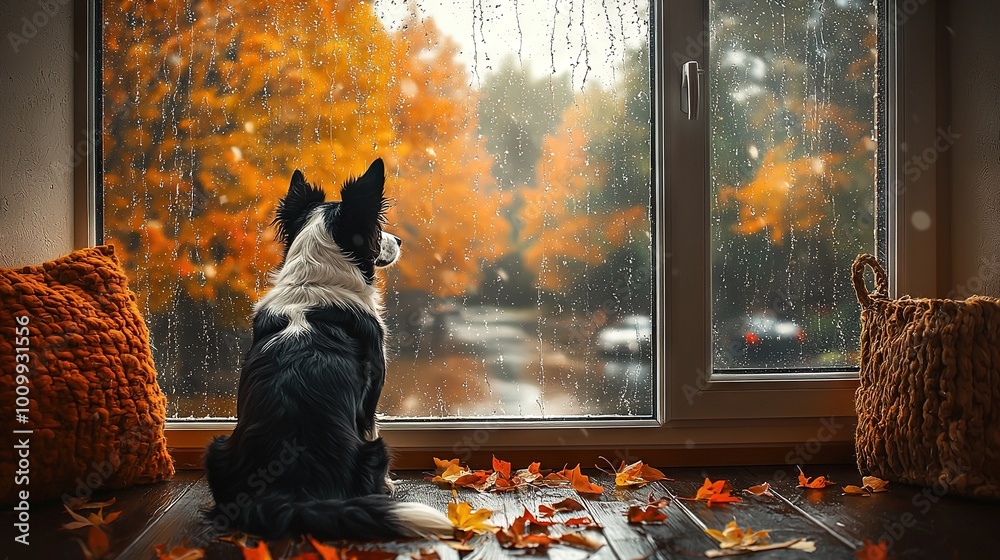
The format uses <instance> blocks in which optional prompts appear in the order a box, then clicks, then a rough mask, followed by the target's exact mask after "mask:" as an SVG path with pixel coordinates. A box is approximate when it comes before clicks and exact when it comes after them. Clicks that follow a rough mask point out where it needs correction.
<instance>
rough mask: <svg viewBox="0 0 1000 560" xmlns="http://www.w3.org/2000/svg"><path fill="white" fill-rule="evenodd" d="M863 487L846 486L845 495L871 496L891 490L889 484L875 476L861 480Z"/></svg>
mask: <svg viewBox="0 0 1000 560" xmlns="http://www.w3.org/2000/svg"><path fill="white" fill-rule="evenodd" d="M861 483H862V484H863V486H854V485H853V484H848V485H847V486H844V488H843V490H844V494H847V495H850V496H870V495H872V494H876V493H878V492H888V491H889V489H888V488H886V486H887V485H888V484H889V483H888V482H887V481H885V480H882V479H881V478H878V477H874V476H866V477H864V478H862V479H861Z"/></svg>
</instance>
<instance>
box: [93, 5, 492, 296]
mask: <svg viewBox="0 0 1000 560" xmlns="http://www.w3.org/2000/svg"><path fill="white" fill-rule="evenodd" d="M106 10H112V11H113V12H114V13H115V16H116V17H113V18H106V21H107V22H108V23H107V24H106V26H105V29H104V33H105V56H104V64H105V67H104V73H105V76H104V96H105V97H104V99H105V112H104V130H105V134H104V137H103V140H104V155H105V160H104V169H105V176H104V187H105V190H104V193H105V208H106V209H107V211H106V212H105V232H106V235H107V237H108V240H109V241H110V242H112V243H115V244H116V245H119V246H121V247H122V248H123V249H125V253H126V264H127V266H128V268H129V269H131V270H132V271H133V273H134V274H135V275H136V276H137V277H138V278H137V280H138V284H139V285H140V286H143V287H144V289H143V292H142V293H143V294H144V297H145V301H144V303H145V304H146V305H147V307H148V309H150V310H151V311H153V312H158V311H163V310H164V309H165V308H167V307H168V306H169V305H171V304H172V302H174V301H175V299H176V296H177V294H178V292H182V293H184V294H186V296H188V297H190V298H191V299H193V300H195V301H212V300H214V299H215V298H216V297H217V296H220V295H222V293H223V292H224V293H225V294H226V295H229V296H234V297H236V298H239V299H240V301H242V300H243V299H244V298H247V299H251V300H252V299H256V298H257V297H258V296H259V295H260V293H261V292H262V291H263V290H264V289H265V288H266V284H265V283H264V278H265V276H266V273H267V271H268V270H270V269H271V268H272V267H274V266H275V265H277V264H278V263H279V261H280V256H281V251H280V248H279V247H277V245H276V243H275V242H274V235H273V232H272V231H271V230H270V228H269V224H270V221H271V219H272V217H273V210H274V208H275V205H276V203H277V201H278V199H279V198H280V197H281V196H283V195H284V193H285V191H286V189H287V187H288V181H289V178H290V176H291V173H292V171H293V170H294V169H296V168H298V169H301V170H303V172H304V173H305V174H306V177H307V178H308V179H309V180H310V181H311V182H314V183H320V184H321V185H323V186H325V187H326V188H327V190H328V191H329V194H330V197H329V198H331V199H332V198H335V197H336V196H337V195H336V190H337V188H338V187H339V185H340V183H341V182H342V181H343V180H345V179H346V178H347V177H348V176H349V175H357V174H360V173H361V172H363V171H364V169H365V168H366V166H367V164H368V163H369V162H370V161H371V160H373V159H374V158H376V157H382V158H383V159H384V160H385V162H386V166H387V169H388V174H389V180H388V182H387V190H388V194H389V196H390V197H393V198H394V199H395V208H394V210H393V211H391V212H390V214H389V220H390V226H389V228H390V229H393V230H399V233H400V234H401V237H403V238H404V240H405V243H406V244H405V245H404V250H405V251H406V253H407V254H406V255H405V258H404V259H403V260H402V263H403V264H402V266H401V267H400V269H399V272H398V274H397V276H398V277H397V278H396V279H395V282H396V286H397V287H399V288H411V289H419V290H423V291H426V292H429V293H432V294H434V295H439V296H440V295H450V294H456V293H463V292H464V291H466V290H467V289H469V286H474V285H475V282H476V280H477V278H478V274H479V270H480V261H481V260H482V259H492V258H493V256H494V255H495V253H496V250H497V240H498V239H502V238H503V236H505V235H507V224H506V222H504V221H503V220H501V219H499V218H497V216H498V215H499V211H498V208H499V206H498V205H499V204H500V202H499V201H498V200H497V199H496V197H494V196H492V192H491V189H492V188H493V184H492V179H491V178H490V175H489V173H488V170H489V167H490V159H489V156H488V155H487V153H486V151H485V149H484V146H483V143H482V141H481V140H480V139H478V138H477V135H476V134H475V130H476V116H475V115H476V112H475V102H476V96H475V94H474V92H473V91H471V90H470V87H469V85H468V79H467V78H466V71H465V68H464V67H463V66H462V65H461V64H460V63H459V62H457V61H456V60H455V53H456V51H457V49H456V46H455V45H454V44H453V43H452V42H450V41H448V40H446V38H444V37H443V36H442V35H441V33H439V31H438V30H437V29H436V27H435V26H434V25H433V23H432V22H431V21H429V20H419V19H416V18H413V20H412V21H409V22H407V25H406V26H405V27H404V29H402V30H400V31H393V30H390V29H387V28H386V27H385V26H384V25H383V23H382V22H381V21H380V20H379V19H378V17H377V16H376V14H375V12H374V8H373V6H372V4H371V3H369V2H364V1H360V0H358V1H340V2H312V3H302V2H293V1H290V0H275V1H272V2H252V1H249V0H233V1H232V2H230V3H229V4H228V5H227V6H226V7H225V8H219V7H218V6H216V5H215V4H214V3H212V2H196V3H194V4H193V5H192V4H189V3H181V2H170V1H159V2H146V1H139V0H124V1H122V2H121V3H120V4H118V5H117V6H114V7H111V6H106Z"/></svg>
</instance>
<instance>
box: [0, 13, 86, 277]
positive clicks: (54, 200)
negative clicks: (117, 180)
mask: <svg viewBox="0 0 1000 560" xmlns="http://www.w3.org/2000/svg"><path fill="white" fill-rule="evenodd" d="M48 9H49V12H46V11H44V10H43V9H42V8H41V7H40V5H39V3H38V2H23V1H11V0H0V13H2V14H4V17H3V18H2V24H0V30H2V32H3V35H2V42H0V99H2V100H3V108H2V111H0V266H2V267H10V266H20V265H24V264H31V263H37V262H41V261H44V260H48V259H52V258H55V257H58V256H60V255H62V254H65V253H67V252H68V251H70V250H71V249H72V248H73V168H72V163H73V151H72V145H73V2H71V1H70V2H68V1H66V0H53V1H52V2H51V3H50V4H48ZM22 39H23V40H22Z"/></svg>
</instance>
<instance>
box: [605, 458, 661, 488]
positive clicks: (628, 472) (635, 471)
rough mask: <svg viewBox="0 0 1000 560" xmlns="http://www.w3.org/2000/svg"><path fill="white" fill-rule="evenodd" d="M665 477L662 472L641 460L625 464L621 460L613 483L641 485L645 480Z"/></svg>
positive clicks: (649, 480) (651, 480)
mask: <svg viewBox="0 0 1000 560" xmlns="http://www.w3.org/2000/svg"><path fill="white" fill-rule="evenodd" d="M665 478H667V477H666V475H664V474H663V473H662V472H660V471H659V470H657V469H654V468H653V467H650V466H649V465H645V464H643V462H642V461H636V462H634V463H632V464H631V465H626V464H625V461H622V466H621V467H619V468H618V471H617V472H616V473H615V485H616V486H642V485H643V484H646V483H647V482H653V481H655V480H663V479H665Z"/></svg>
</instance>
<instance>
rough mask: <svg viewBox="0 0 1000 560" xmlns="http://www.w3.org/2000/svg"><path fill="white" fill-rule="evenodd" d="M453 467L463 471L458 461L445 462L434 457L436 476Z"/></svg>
mask: <svg viewBox="0 0 1000 560" xmlns="http://www.w3.org/2000/svg"><path fill="white" fill-rule="evenodd" d="M451 467H458V468H459V469H460V470H461V469H462V466H461V465H459V464H458V459H450V460H448V461H443V460H441V459H438V458H437V457H434V469H435V470H434V473H435V474H442V473H443V472H445V471H446V470H448V469H449V468H451Z"/></svg>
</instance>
